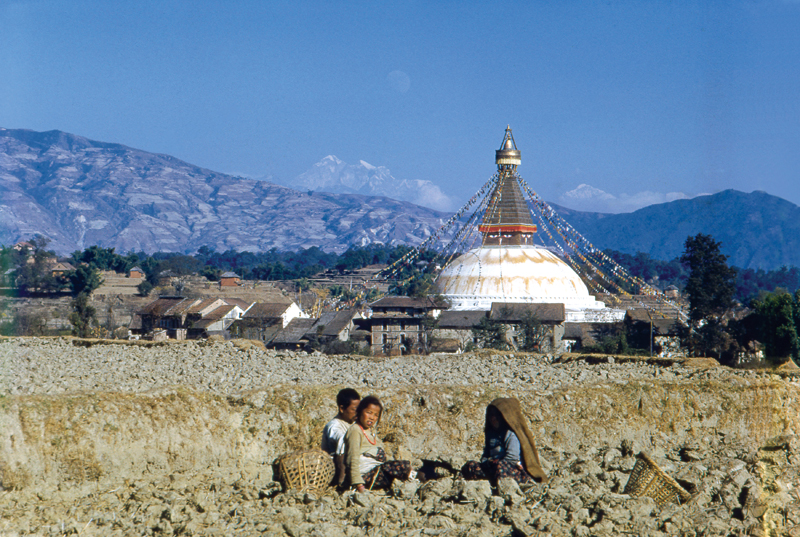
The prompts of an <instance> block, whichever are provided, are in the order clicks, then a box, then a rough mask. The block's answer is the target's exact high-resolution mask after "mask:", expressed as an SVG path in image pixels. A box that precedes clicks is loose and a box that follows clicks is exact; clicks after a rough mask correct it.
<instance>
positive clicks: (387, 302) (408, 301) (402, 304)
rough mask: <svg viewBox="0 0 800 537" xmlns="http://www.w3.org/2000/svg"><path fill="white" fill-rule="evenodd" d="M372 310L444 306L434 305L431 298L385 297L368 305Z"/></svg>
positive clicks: (444, 306) (440, 304)
mask: <svg viewBox="0 0 800 537" xmlns="http://www.w3.org/2000/svg"><path fill="white" fill-rule="evenodd" d="M370 307H371V308H372V309H373V310H374V309H380V308H417V309H425V308H427V309H444V308H446V307H447V305H446V304H442V303H436V302H434V300H433V299H432V298H412V297H410V296H385V297H383V298H381V299H380V300H378V301H376V302H373V303H372V304H370Z"/></svg>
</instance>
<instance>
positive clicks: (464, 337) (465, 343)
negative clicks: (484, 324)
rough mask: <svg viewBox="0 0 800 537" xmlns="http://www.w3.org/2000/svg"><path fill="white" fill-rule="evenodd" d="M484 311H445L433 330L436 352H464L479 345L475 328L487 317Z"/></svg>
mask: <svg viewBox="0 0 800 537" xmlns="http://www.w3.org/2000/svg"><path fill="white" fill-rule="evenodd" d="M487 313H488V312H486V311H482V310H462V311H443V312H442V314H441V315H439V318H438V320H437V322H436V328H434V330H433V338H434V341H435V343H434V347H435V350H437V351H441V352H448V351H449V352H464V351H465V350H467V349H468V348H469V347H473V346H476V345H477V344H478V341H477V339H476V338H475V333H474V332H473V328H474V327H475V326H476V325H478V324H480V322H481V319H485V318H486V316H487Z"/></svg>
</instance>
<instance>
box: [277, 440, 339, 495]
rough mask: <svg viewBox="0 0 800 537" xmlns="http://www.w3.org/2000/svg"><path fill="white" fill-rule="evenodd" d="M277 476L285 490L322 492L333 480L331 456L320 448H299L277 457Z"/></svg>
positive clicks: (333, 471) (334, 469) (333, 469)
mask: <svg viewBox="0 0 800 537" xmlns="http://www.w3.org/2000/svg"><path fill="white" fill-rule="evenodd" d="M278 468H279V470H280V473H279V477H280V480H281V482H282V483H283V486H284V487H285V489H286V490H290V489H293V490H299V491H301V492H306V491H310V492H323V491H324V490H325V489H327V488H328V487H329V486H330V484H331V481H332V480H333V474H334V473H335V471H336V468H335V467H334V464H333V458H331V456H330V455H328V454H327V453H325V452H324V451H322V450H321V449H300V450H297V451H293V452H291V453H287V454H285V455H281V457H280V458H279V459H278Z"/></svg>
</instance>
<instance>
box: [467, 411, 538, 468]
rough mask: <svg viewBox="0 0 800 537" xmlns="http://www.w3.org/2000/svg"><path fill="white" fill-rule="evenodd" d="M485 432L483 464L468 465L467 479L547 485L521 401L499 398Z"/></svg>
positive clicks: (488, 413)
mask: <svg viewBox="0 0 800 537" xmlns="http://www.w3.org/2000/svg"><path fill="white" fill-rule="evenodd" d="M484 432H485V434H486V443H485V445H484V448H483V456H482V457H481V462H476V461H469V462H467V464H465V465H464V466H463V467H462V468H461V475H463V476H464V479H489V480H490V481H492V482H493V483H497V480H498V479H500V478H503V477H512V478H514V479H515V480H516V481H517V483H520V484H524V483H532V482H533V481H534V480H536V481H539V482H540V483H541V482H545V481H547V474H545V473H544V470H542V466H541V464H539V453H538V452H537V451H536V445H535V444H534V441H533V435H532V434H531V432H530V431H529V430H528V426H527V424H526V423H525V417H524V416H523V415H522V409H521V408H520V406H519V401H518V400H517V399H514V398H498V399H495V400H494V401H492V402H491V403H489V406H488V407H486V424H485V426H484Z"/></svg>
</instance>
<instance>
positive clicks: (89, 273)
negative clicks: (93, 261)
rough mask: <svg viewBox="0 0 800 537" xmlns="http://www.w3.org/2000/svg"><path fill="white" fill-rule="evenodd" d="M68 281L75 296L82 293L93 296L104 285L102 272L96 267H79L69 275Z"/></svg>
mask: <svg viewBox="0 0 800 537" xmlns="http://www.w3.org/2000/svg"><path fill="white" fill-rule="evenodd" d="M67 279H68V280H69V286H70V288H72V295H73V296H78V295H79V294H81V293H84V294H87V295H91V294H92V293H93V292H94V291H95V289H97V288H98V287H100V286H101V285H102V284H103V279H102V278H101V277H100V272H98V270H97V269H96V268H95V267H94V265H79V266H78V268H76V269H75V270H73V271H71V272H69V273H68V275H67Z"/></svg>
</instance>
